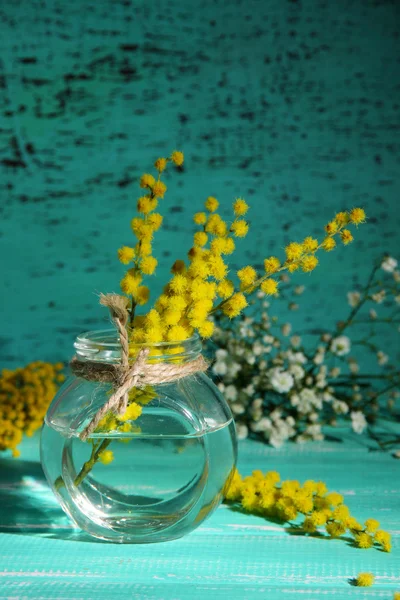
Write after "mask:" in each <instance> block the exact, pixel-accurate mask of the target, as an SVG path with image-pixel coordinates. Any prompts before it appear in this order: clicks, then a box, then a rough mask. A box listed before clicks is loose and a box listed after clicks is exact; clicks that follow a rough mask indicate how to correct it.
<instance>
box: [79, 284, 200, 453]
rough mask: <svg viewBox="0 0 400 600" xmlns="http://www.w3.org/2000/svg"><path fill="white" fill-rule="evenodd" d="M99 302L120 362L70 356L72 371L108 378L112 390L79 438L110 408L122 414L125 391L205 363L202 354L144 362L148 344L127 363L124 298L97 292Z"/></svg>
mask: <svg viewBox="0 0 400 600" xmlns="http://www.w3.org/2000/svg"><path fill="white" fill-rule="evenodd" d="M100 304H101V305H102V306H107V307H108V308H109V310H110V314H111V318H112V320H113V322H114V323H115V325H116V327H117V330H118V333H119V339H120V342H121V364H120V365H110V364H107V363H101V362H95V361H80V360H79V359H78V358H77V357H76V356H75V357H74V358H73V359H72V360H71V363H70V366H71V370H72V372H73V373H74V374H75V375H77V376H78V377H82V378H84V379H87V380H88V381H103V382H104V381H108V382H111V383H113V385H114V387H115V388H116V390H115V391H114V393H113V394H112V396H110V398H109V399H108V400H107V402H106V403H105V404H104V405H103V406H102V407H101V408H100V409H99V410H98V411H97V413H96V414H95V416H94V417H93V419H92V420H91V421H90V423H89V424H88V425H87V427H86V428H85V429H84V430H83V431H82V433H81V434H80V436H79V437H80V439H81V440H82V441H86V440H87V438H88V437H89V436H90V435H91V434H92V433H93V431H94V430H95V429H96V428H97V426H98V424H99V423H100V421H101V420H102V419H103V417H104V416H105V415H106V414H107V413H108V412H110V411H112V412H113V413H114V414H119V415H123V414H125V411H126V409H127V406H128V398H129V391H130V390H131V389H132V388H135V387H136V388H141V387H144V386H145V385H155V384H159V383H169V382H171V381H176V380H178V379H182V378H183V377H186V376H187V375H192V374H195V373H199V372H204V371H206V370H207V368H208V363H207V362H206V361H205V360H204V358H203V356H198V357H197V358H195V359H194V360H192V361H190V362H186V363H182V364H168V363H158V364H147V358H148V355H149V352H150V350H149V348H142V349H141V350H140V352H139V353H138V355H137V357H136V360H135V362H134V363H133V364H132V365H130V364H129V340H128V332H127V329H126V325H127V322H128V316H129V314H128V310H127V308H128V304H129V300H128V298H125V297H124V296H119V295H118V294H107V295H105V294H101V295H100Z"/></svg>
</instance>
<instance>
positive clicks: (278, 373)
mask: <svg viewBox="0 0 400 600" xmlns="http://www.w3.org/2000/svg"><path fill="white" fill-rule="evenodd" d="M270 382H271V386H272V387H273V389H274V390H275V391H276V392H279V394H286V393H287V392H289V391H290V390H291V389H292V387H293V384H294V379H293V377H292V375H291V374H290V373H288V372H287V371H282V370H281V369H274V370H273V372H272V376H271V379H270Z"/></svg>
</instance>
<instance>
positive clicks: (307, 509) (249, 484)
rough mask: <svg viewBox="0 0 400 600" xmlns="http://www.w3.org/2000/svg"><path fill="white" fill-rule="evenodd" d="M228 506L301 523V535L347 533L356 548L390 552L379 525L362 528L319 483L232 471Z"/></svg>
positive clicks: (340, 499) (371, 523) (334, 494)
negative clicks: (282, 479) (323, 531)
mask: <svg viewBox="0 0 400 600" xmlns="http://www.w3.org/2000/svg"><path fill="white" fill-rule="evenodd" d="M225 499H226V501H227V502H237V503H240V505H241V506H242V508H243V509H244V510H246V511H248V512H252V513H255V514H259V515H262V516H264V517H267V518H268V517H269V518H274V519H279V520H280V521H282V522H286V521H294V520H295V519H297V518H298V517H302V516H303V517H304V518H303V519H302V522H301V525H300V527H301V528H302V530H303V532H304V533H309V534H313V533H316V532H317V531H318V528H319V527H324V528H325V531H326V533H327V534H328V535H329V536H330V537H331V538H339V537H341V536H343V535H345V534H346V533H349V534H350V535H351V536H352V537H353V539H354V543H355V545H356V546H357V547H358V548H363V549H366V548H372V547H373V546H375V547H378V548H380V549H381V550H384V551H385V552H390V550H391V539H390V534H389V533H388V532H386V531H383V530H381V529H379V521H376V520H375V519H367V520H366V521H365V523H364V524H361V523H359V522H358V521H357V519H356V518H355V517H353V516H352V515H351V514H350V511H349V508H348V507H347V506H346V505H345V504H344V499H343V496H342V495H341V494H338V493H337V492H328V489H327V487H326V485H325V483H323V482H322V481H318V482H316V481H311V480H310V481H306V482H305V483H304V484H303V485H301V484H300V483H299V481H291V480H289V481H282V482H281V481H280V475H279V473H277V472H276V471H270V472H268V473H266V474H264V473H262V471H253V473H252V475H250V476H248V477H245V478H242V477H241V476H240V474H239V473H238V471H235V473H234V475H233V478H232V481H231V483H230V486H229V488H228V489H227V491H226V493H225Z"/></svg>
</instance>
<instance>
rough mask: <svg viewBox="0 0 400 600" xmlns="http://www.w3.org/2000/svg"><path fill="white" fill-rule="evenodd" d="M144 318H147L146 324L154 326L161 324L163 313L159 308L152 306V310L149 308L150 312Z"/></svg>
mask: <svg viewBox="0 0 400 600" xmlns="http://www.w3.org/2000/svg"><path fill="white" fill-rule="evenodd" d="M144 320H145V323H146V325H149V326H152V327H154V326H159V325H160V323H161V315H160V313H159V312H157V310H156V309H155V308H152V309H151V310H149V312H148V313H147V315H146V316H145V319H144Z"/></svg>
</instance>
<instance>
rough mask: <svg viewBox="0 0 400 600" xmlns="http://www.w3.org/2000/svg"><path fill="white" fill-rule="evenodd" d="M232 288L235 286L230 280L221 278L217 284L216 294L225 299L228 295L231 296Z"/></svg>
mask: <svg viewBox="0 0 400 600" xmlns="http://www.w3.org/2000/svg"><path fill="white" fill-rule="evenodd" d="M234 289H235V286H234V285H233V283H232V281H229V279H223V280H222V281H220V282H219V284H218V286H217V294H218V296H219V297H220V298H223V299H224V300H225V299H226V298H229V296H232V294H233V292H234Z"/></svg>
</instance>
